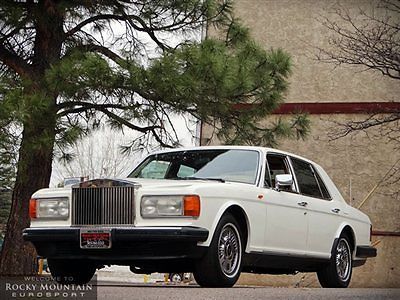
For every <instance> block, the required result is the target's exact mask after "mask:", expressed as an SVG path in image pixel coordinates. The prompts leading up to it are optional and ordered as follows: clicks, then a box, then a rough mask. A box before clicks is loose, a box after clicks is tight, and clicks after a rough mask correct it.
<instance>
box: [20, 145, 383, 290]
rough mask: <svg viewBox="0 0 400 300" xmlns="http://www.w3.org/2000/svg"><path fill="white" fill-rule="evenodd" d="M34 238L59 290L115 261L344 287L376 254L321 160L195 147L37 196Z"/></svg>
mask: <svg viewBox="0 0 400 300" xmlns="http://www.w3.org/2000/svg"><path fill="white" fill-rule="evenodd" d="M29 213H30V217H31V225H30V227H29V228H26V229H25V230H24V231H23V236H24V239H25V240H26V241H30V242H32V243H33V244H34V246H35V247H36V250H37V252H38V254H39V255H40V256H41V257H44V258H47V260H48V266H49V269H50V271H51V274H52V276H53V277H54V278H55V279H56V280H57V281H58V282H60V283H75V284H84V283H87V282H89V281H90V279H91V278H92V276H93V275H94V274H95V272H96V270H97V269H100V268H102V267H104V266H107V265H126V266H130V270H131V271H132V272H133V273H138V274H149V273H152V272H161V273H184V272H191V273H193V275H194V278H195V280H196V282H197V283H198V284H199V285H200V286H203V287H231V286H233V285H234V284H235V283H236V281H237V280H238V278H239V275H240V274H241V272H248V273H259V274H295V273H297V272H316V273H317V275H318V279H319V282H320V284H321V286H322V287H337V288H343V287H347V286H348V285H349V283H350V279H351V275H352V269H353V267H358V266H361V265H363V264H364V263H365V262H366V259H367V258H368V257H374V256H376V254H377V251H376V249H375V248H373V247H372V246H371V228H372V227H371V221H370V219H369V218H368V216H366V215H365V214H364V213H362V212H361V211H359V210H357V209H355V208H353V207H351V206H350V205H348V204H347V203H346V202H345V200H344V199H343V197H342V196H341V194H340V192H339V190H338V189H337V188H336V186H335V184H334V183H333V182H332V180H331V179H330V178H329V176H328V175H327V173H326V172H325V171H324V170H323V168H322V167H320V166H319V165H318V164H316V163H314V162H312V161H310V160H308V159H305V158H303V157H300V156H298V155H295V154H291V153H287V152H283V151H279V150H276V149H272V148H262V147H246V146H215V147H211V146H209V147H195V148H186V149H174V150H168V151H159V152H155V153H153V154H150V155H149V156H147V157H146V158H145V159H144V160H143V161H142V162H141V163H140V164H138V166H137V167H136V168H135V169H134V170H133V171H132V172H131V173H130V174H129V175H128V177H127V178H123V179H107V178H99V179H93V180H88V181H84V182H80V183H77V184H75V185H72V186H65V187H63V188H46V189H41V190H39V191H37V192H35V193H34V194H33V195H32V199H31V200H30V210H29Z"/></svg>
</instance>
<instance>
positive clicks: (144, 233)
mask: <svg viewBox="0 0 400 300" xmlns="http://www.w3.org/2000/svg"><path fill="white" fill-rule="evenodd" d="M86 228H87V227H86ZM93 229H102V228H101V227H96V228H93ZM107 229H111V245H112V247H111V248H110V249H81V248H80V228H79V227H67V228H65V227H54V228H27V229H25V230H24V231H23V237H24V239H25V240H26V241H30V242H32V243H33V244H34V246H35V248H36V250H37V252H38V254H39V255H40V256H42V257H47V258H60V259H92V260H98V261H103V262H105V263H106V262H109V263H118V262H124V264H126V262H127V261H148V260H168V259H187V258H197V257H201V255H203V253H204V251H205V250H206V247H199V246H197V243H198V242H202V241H205V240H206V239H207V237H208V230H206V229H204V228H199V227H190V226H187V227H118V228H107Z"/></svg>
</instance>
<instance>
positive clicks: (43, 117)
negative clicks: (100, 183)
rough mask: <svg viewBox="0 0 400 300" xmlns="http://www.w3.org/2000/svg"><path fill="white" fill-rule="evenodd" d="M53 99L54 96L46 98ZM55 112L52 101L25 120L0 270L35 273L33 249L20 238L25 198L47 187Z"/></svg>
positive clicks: (25, 223)
mask: <svg viewBox="0 0 400 300" xmlns="http://www.w3.org/2000/svg"><path fill="white" fill-rule="evenodd" d="M45 101H46V102H53V103H55V99H46V100H45ZM55 120H56V113H55V110H54V104H51V103H50V104H49V105H48V106H47V108H46V109H45V110H40V112H38V113H34V114H33V115H32V117H31V118H30V119H29V121H27V122H25V124H24V130H23V134H22V141H21V147H20V151H19V160H18V171H17V180H16V183H15V187H14V192H13V195H12V206H11V212H10V216H9V218H8V222H7V232H6V237H5V240H4V243H3V249H2V252H1V257H0V274H2V275H31V274H34V273H36V251H35V249H34V247H33V245H32V244H30V243H28V242H25V241H24V240H23V239H22V230H23V229H24V228H26V227H29V224H30V218H29V199H30V197H31V195H32V194H33V193H34V192H35V191H37V190H38V189H40V188H44V187H48V185H49V181H50V176H51V165H52V160H53V147H54V139H55V125H56V121H55Z"/></svg>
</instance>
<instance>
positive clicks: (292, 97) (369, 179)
mask: <svg viewBox="0 0 400 300" xmlns="http://www.w3.org/2000/svg"><path fill="white" fill-rule="evenodd" d="M375 3H376V2H374V1H366V0H363V1H362V0H360V1H356V0H348V1H340V2H339V4H340V5H342V6H343V7H345V8H347V9H349V10H350V12H351V13H354V14H357V12H358V9H359V8H363V9H370V8H371V7H372V6H374V5H375ZM337 5H338V2H337V1H328V0H236V5H235V13H236V15H237V16H238V17H239V18H240V19H241V20H242V22H243V23H244V24H245V25H247V26H248V27H250V29H251V32H252V35H253V37H254V38H255V39H256V40H257V41H258V42H259V43H260V44H261V45H263V46H264V47H265V49H269V48H271V47H274V48H278V47H280V48H283V49H284V50H286V51H287V52H289V53H290V54H291V56H292V58H293V63H294V67H293V74H292V76H291V78H290V88H289V92H288V94H287V96H286V102H289V103H298V102H302V103H304V102H310V103H316V102H320V103H323V102H392V101H393V102H399V101H400V99H399V95H400V84H399V82H398V81H396V80H392V79H389V78H386V77H383V76H382V75H381V74H380V73H378V72H372V71H363V72H360V69H355V68H351V67H345V66H340V67H337V68H333V66H332V65H329V64H325V63H321V62H317V61H316V60H315V59H314V55H315V53H316V50H315V48H314V47H329V44H328V40H329V34H330V33H329V31H328V30H327V29H326V28H325V27H324V26H322V24H321V22H320V21H319V20H321V19H322V18H323V17H328V18H330V19H334V18H335V15H334V14H332V13H331V12H333V11H334V9H335V8H337ZM376 13H379V11H378V12H376ZM208 34H210V35H214V34H215V32H213V31H212V30H209V33H208ZM278 117H284V118H285V117H287V116H278V115H274V116H272V117H271V118H270V119H268V120H266V122H269V121H271V120H273V119H274V118H278ZM365 117H367V115H360V114H357V115H351V114H324V115H310V120H311V127H312V130H311V134H310V136H309V137H308V138H307V140H305V141H293V140H291V141H282V142H281V144H280V146H279V149H282V150H286V151H289V152H294V153H296V154H299V155H302V156H305V157H307V158H309V159H311V160H314V161H316V162H317V163H319V164H320V165H321V166H322V167H323V168H324V169H325V170H326V171H327V172H328V174H330V176H331V177H332V179H333V181H334V182H335V183H336V185H337V186H338V188H339V190H340V191H341V193H342V195H343V196H344V198H345V199H346V200H347V201H348V202H349V203H351V204H352V205H353V206H355V207H358V206H359V205H360V204H361V203H362V202H363V200H364V199H365V197H366V196H367V195H368V194H369V192H370V191H371V190H372V189H373V188H374V187H375V185H376V184H377V183H378V182H379V181H380V180H381V179H382V178H383V176H384V175H385V174H386V172H387V171H388V170H389V169H390V168H392V167H393V165H394V164H395V163H396V162H397V161H398V160H399V159H400V150H399V149H395V146H394V145H393V144H391V143H390V142H389V141H388V139H385V138H377V137H379V136H380V132H379V130H377V129H376V130H371V131H369V132H368V134H365V133H360V134H358V135H352V136H347V137H345V138H341V139H338V140H330V138H329V134H331V133H333V132H334V131H335V130H337V123H344V122H346V121H348V120H361V119H363V118H365ZM398 128H399V124H397V129H398ZM211 137H212V129H211V128H209V127H207V126H203V129H202V140H203V144H204V143H205V142H206V141H208V139H209V138H211ZM208 143H209V144H221V141H218V140H216V139H215V137H212V138H211V140H209V141H208ZM397 146H398V145H397ZM396 168H398V169H399V168H400V163H398V164H397V166H396ZM384 183H385V182H384ZM384 183H382V184H381V185H380V186H379V187H378V188H377V189H376V191H375V192H374V193H373V194H372V196H371V197H370V198H369V199H368V200H367V201H366V202H365V203H364V204H363V205H362V206H361V210H362V211H364V212H365V213H367V214H368V215H369V216H370V218H371V220H372V223H373V226H374V230H379V231H391V232H400V217H399V216H400V195H399V194H397V195H396V194H394V192H395V191H398V190H399V186H398V185H397V186H395V185H389V186H386V185H385V184H384ZM398 184H399V183H398ZM373 242H376V243H377V246H376V247H377V248H378V257H376V258H374V259H369V261H368V263H367V264H366V265H364V266H362V267H359V268H355V269H354V273H353V280H352V283H351V286H352V287H400V237H398V236H374V237H373ZM239 282H240V283H242V284H260V285H275V286H319V285H318V280H317V279H316V276H315V275H314V274H304V273H299V274H297V275H294V276H280V275H279V276H277V275H252V274H243V275H242V276H241V278H240V281H239Z"/></svg>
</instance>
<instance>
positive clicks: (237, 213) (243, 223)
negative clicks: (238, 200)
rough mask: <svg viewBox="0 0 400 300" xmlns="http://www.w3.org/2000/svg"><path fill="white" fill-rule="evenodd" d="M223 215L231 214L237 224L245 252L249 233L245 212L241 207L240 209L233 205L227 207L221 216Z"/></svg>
mask: <svg viewBox="0 0 400 300" xmlns="http://www.w3.org/2000/svg"><path fill="white" fill-rule="evenodd" d="M225 214H231V215H232V216H233V217H234V218H235V219H236V220H237V221H238V222H239V225H240V229H241V230H243V238H244V243H243V245H244V246H245V247H244V250H246V249H247V244H248V242H249V233H250V230H249V220H248V217H247V215H246V212H245V211H244V209H243V208H242V207H240V206H239V205H237V204H234V205H231V206H229V207H228V208H227V209H226V210H225V211H224V213H223V214H222V216H223V215H225Z"/></svg>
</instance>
